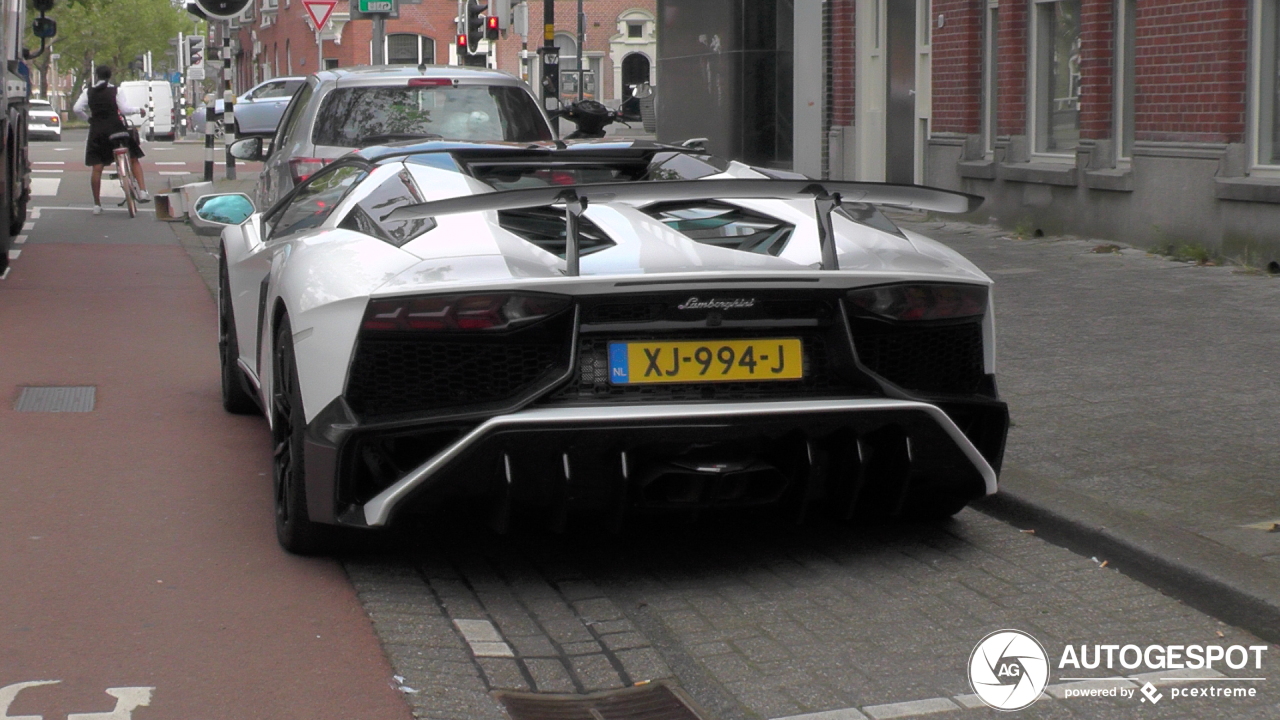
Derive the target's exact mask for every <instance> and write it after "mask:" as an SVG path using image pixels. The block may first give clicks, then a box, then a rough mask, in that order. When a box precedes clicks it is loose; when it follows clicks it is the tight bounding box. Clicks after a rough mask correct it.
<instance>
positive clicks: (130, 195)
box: [107, 130, 138, 218]
mask: <svg viewBox="0 0 1280 720" xmlns="http://www.w3.org/2000/svg"><path fill="white" fill-rule="evenodd" d="M132 136H133V131H132V130H122V131H121V132H117V133H111V134H110V135H109V136H107V137H108V139H110V140H111V144H112V145H114V146H115V150H114V151H113V152H114V153H115V159H116V178H117V179H119V180H120V189H121V190H123V191H124V200H122V201H120V204H121V205H127V206H128V208H129V217H131V218H133V217H137V216H138V196H137V183H136V181H135V180H134V178H133V169H132V164H131V163H130V157H129V140H130V138H131V137H132Z"/></svg>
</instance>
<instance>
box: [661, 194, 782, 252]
mask: <svg viewBox="0 0 1280 720" xmlns="http://www.w3.org/2000/svg"><path fill="white" fill-rule="evenodd" d="M644 212H646V213H648V214H649V215H651V216H653V217H654V218H656V219H657V220H660V221H662V222H663V223H666V224H667V226H668V227H670V228H672V229H673V230H679V231H680V232H681V233H684V234H685V235H688V236H689V237H690V238H692V239H694V240H697V241H698V242H700V243H702V244H704V245H714V246H716V247H723V248H729V249H731V250H741V251H742V252H750V253H758V254H761V255H778V254H779V253H781V252H782V249H783V248H784V247H786V246H787V241H788V240H790V239H791V233H792V231H794V230H795V226H794V225H792V224H791V223H788V222H783V221H782V220H779V219H778V218H775V217H769V216H768V215H762V214H760V213H758V212H753V211H751V210H747V209H746V208H741V207H737V206H736V205H729V204H728V203H720V202H709V201H706V200H699V201H695V202H668V203H657V204H655V205H650V206H649V207H646V208H644Z"/></svg>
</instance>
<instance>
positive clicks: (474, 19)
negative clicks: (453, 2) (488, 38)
mask: <svg viewBox="0 0 1280 720" xmlns="http://www.w3.org/2000/svg"><path fill="white" fill-rule="evenodd" d="M488 7H489V6H488V5H487V4H485V3H482V2H479V0H467V14H466V18H465V21H466V23H465V25H464V28H465V31H466V33H467V52H469V53H472V54H475V51H476V48H478V47H480V41H481V40H482V39H484V36H485V33H486V32H487V30H486V29H485V21H484V16H483V15H481V14H480V13H482V12H484V11H485V10H486V9H488Z"/></svg>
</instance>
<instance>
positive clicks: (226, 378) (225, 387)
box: [218, 258, 261, 415]
mask: <svg viewBox="0 0 1280 720" xmlns="http://www.w3.org/2000/svg"><path fill="white" fill-rule="evenodd" d="M230 287H231V283H230V281H229V279H228V275H227V261H226V259H225V258H222V259H219V261H218V359H219V361H220V362H221V365H222V409H223V410H226V411H227V412H229V413H231V414H233V415H256V414H258V413H259V412H261V409H260V408H259V407H258V403H257V401H256V400H255V399H254V397H253V395H251V394H250V393H249V392H248V391H247V390H246V389H245V380H244V372H242V371H241V370H240V366H239V365H237V360H239V358H240V342H239V340H238V338H237V337H236V323H235V316H234V314H233V311H232V307H231V290H230Z"/></svg>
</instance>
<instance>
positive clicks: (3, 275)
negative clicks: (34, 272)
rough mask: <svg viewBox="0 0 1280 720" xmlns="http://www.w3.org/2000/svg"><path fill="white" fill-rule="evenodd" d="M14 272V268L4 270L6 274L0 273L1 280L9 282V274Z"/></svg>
mask: <svg viewBox="0 0 1280 720" xmlns="http://www.w3.org/2000/svg"><path fill="white" fill-rule="evenodd" d="M12 271H13V267H7V268H5V269H4V272H2V273H0V280H8V279H9V273H10V272H12Z"/></svg>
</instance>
